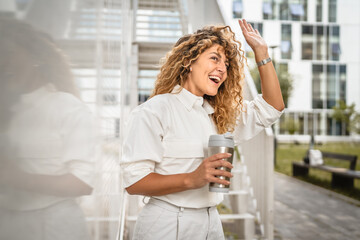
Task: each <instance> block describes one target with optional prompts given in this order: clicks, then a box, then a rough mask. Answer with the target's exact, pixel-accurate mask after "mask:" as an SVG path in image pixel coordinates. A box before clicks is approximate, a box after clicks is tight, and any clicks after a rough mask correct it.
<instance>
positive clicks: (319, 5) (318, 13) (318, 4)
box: [316, 0, 323, 22]
mask: <svg viewBox="0 0 360 240" xmlns="http://www.w3.org/2000/svg"><path fill="white" fill-rule="evenodd" d="M322 8H323V6H322V0H317V1H316V21H317V22H321V21H322Z"/></svg>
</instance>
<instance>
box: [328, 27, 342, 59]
mask: <svg viewBox="0 0 360 240" xmlns="http://www.w3.org/2000/svg"><path fill="white" fill-rule="evenodd" d="M329 30H330V32H329V34H328V35H329V40H328V44H329V45H328V52H329V60H339V57H340V28H339V26H332V27H330V28H329Z"/></svg>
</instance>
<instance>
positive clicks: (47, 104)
mask: <svg viewBox="0 0 360 240" xmlns="http://www.w3.org/2000/svg"><path fill="white" fill-rule="evenodd" d="M94 123H95V122H94V118H93V116H92V114H91V112H90V111H89V110H88V109H87V107H86V106H85V104H84V103H82V102H81V101H80V100H79V99H77V98H75V97H74V96H72V95H71V94H68V93H64V92H58V91H55V90H54V88H53V86H52V85H51V84H47V85H46V86H43V87H41V88H39V89H37V90H35V91H33V92H31V93H28V94H25V95H23V96H22V97H21V99H20V101H19V103H18V104H17V105H15V106H14V107H13V116H12V118H11V123H10V126H9V128H8V132H7V137H8V145H9V146H11V147H12V152H11V153H9V154H11V156H10V157H11V159H12V160H13V161H14V164H15V165H16V166H18V167H19V168H20V169H21V170H22V171H25V172H27V173H31V174H43V175H51V176H58V175H63V174H67V173H71V174H73V175H74V176H76V177H77V178H79V179H80V180H82V181H83V182H85V183H87V184H88V185H90V186H92V185H93V180H94V173H95V171H94V170H95V168H94V164H95V162H94V160H95V159H94V157H93V156H94V149H95V146H96V142H95V140H96V138H95V137H96V135H95V129H96V128H95V124H94ZM69 188H71V186H69ZM64 199H65V197H59V196H52V195H46V194H41V193H37V192H35V191H34V192H30V191H22V190H17V189H12V191H11V192H10V191H9V192H8V193H6V194H3V192H2V193H1V194H0V206H1V207H5V208H12V209H17V210H33V209H40V208H44V207H47V206H49V205H51V204H54V203H56V202H59V201H63V200H64Z"/></svg>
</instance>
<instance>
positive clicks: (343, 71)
mask: <svg viewBox="0 0 360 240" xmlns="http://www.w3.org/2000/svg"><path fill="white" fill-rule="evenodd" d="M339 80H340V81H339V84H340V88H339V89H340V94H339V95H340V96H339V97H340V100H343V101H344V102H346V65H340V78H339Z"/></svg>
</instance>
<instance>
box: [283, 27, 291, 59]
mask: <svg viewBox="0 0 360 240" xmlns="http://www.w3.org/2000/svg"><path fill="white" fill-rule="evenodd" d="M281 58H283V59H291V24H283V25H281Z"/></svg>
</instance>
